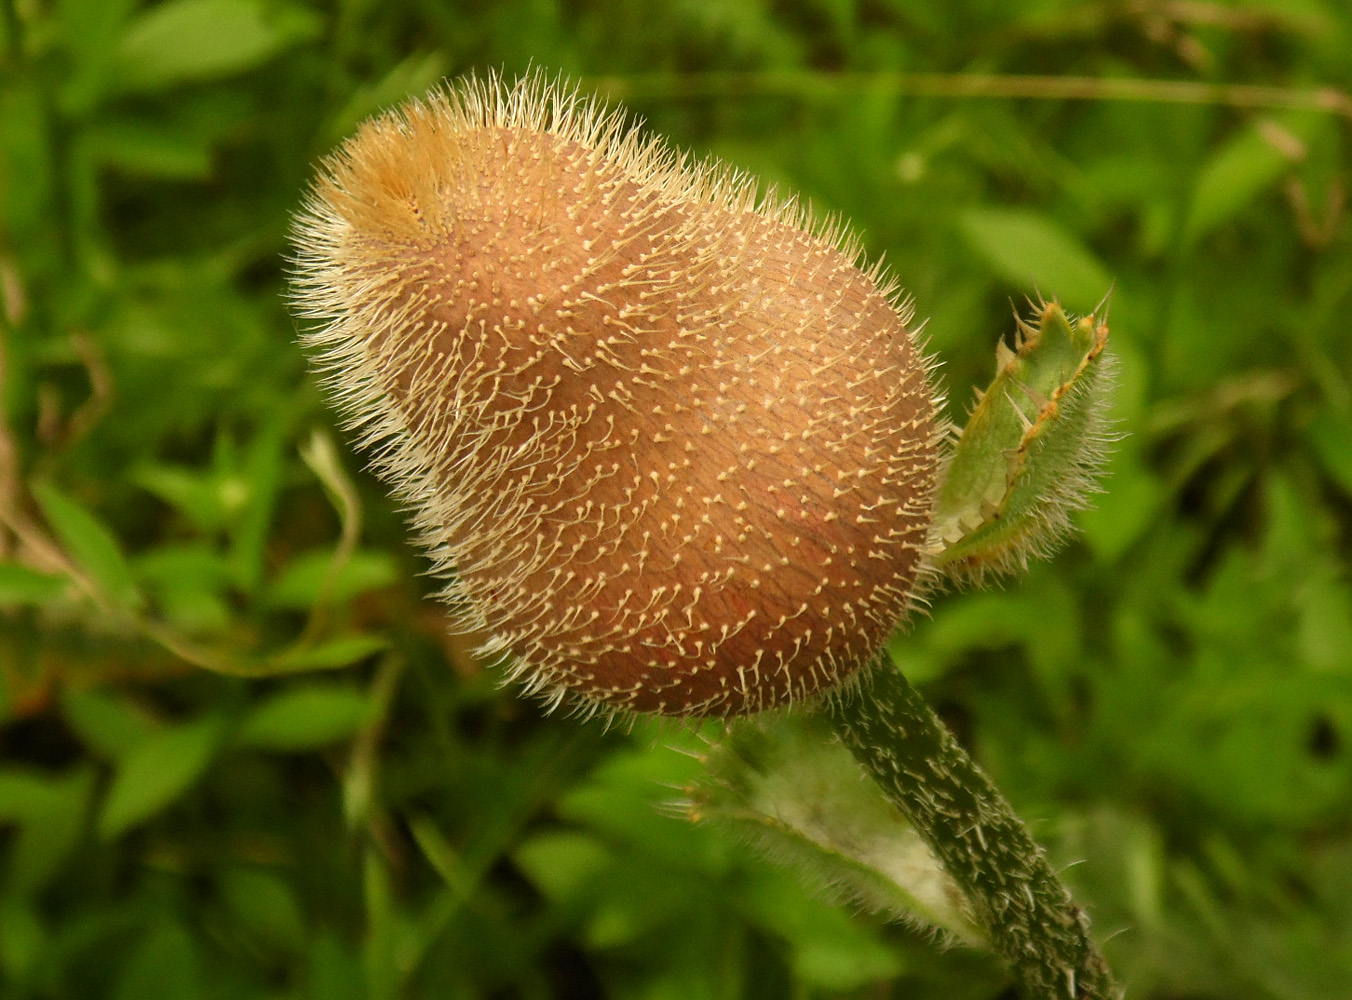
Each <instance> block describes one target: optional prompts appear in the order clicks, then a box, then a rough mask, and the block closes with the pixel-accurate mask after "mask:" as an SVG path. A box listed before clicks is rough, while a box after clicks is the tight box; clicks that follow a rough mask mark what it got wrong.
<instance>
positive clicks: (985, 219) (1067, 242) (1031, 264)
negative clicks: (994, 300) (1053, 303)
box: [961, 208, 1112, 312]
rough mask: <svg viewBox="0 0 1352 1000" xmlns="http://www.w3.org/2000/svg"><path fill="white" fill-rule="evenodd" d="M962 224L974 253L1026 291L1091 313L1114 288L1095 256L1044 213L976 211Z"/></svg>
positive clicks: (978, 209) (984, 209) (1106, 269)
mask: <svg viewBox="0 0 1352 1000" xmlns="http://www.w3.org/2000/svg"><path fill="white" fill-rule="evenodd" d="M961 225H962V231H963V233H964V234H965V235H966V237H967V239H968V241H969V242H970V243H971V245H972V247H973V249H975V250H976V251H977V252H978V253H980V254H981V256H982V257H984V258H985V259H986V262H987V263H989V264H990V265H991V267H993V268H994V269H995V270H996V272H997V273H998V274H999V275H1000V276H1001V277H1003V278H1005V279H1006V280H1007V281H1010V282H1012V283H1013V284H1015V285H1017V286H1018V287H1020V288H1022V289H1024V290H1025V291H1027V292H1030V293H1035V294H1042V293H1046V294H1047V295H1055V296H1056V298H1057V299H1058V300H1060V301H1062V302H1065V303H1067V304H1068V305H1069V306H1070V307H1071V308H1072V309H1075V310H1078V311H1081V312H1087V311H1088V310H1091V309H1093V308H1094V307H1095V306H1096V305H1097V304H1098V303H1099V302H1100V301H1101V300H1102V299H1103V296H1104V295H1105V294H1106V293H1107V291H1108V289H1109V288H1110V287H1111V285H1112V275H1111V274H1110V273H1109V272H1108V268H1107V267H1106V266H1105V265H1104V264H1103V262H1102V261H1101V260H1099V258H1098V257H1097V256H1096V255H1095V254H1094V253H1093V251H1091V250H1090V249H1089V248H1088V247H1086V246H1085V245H1084V244H1083V243H1081V242H1080V240H1079V239H1078V238H1077V237H1076V236H1075V235H1074V234H1073V233H1072V232H1070V230H1068V229H1066V228H1065V227H1064V226H1062V225H1061V224H1060V223H1058V222H1055V221H1053V220H1052V219H1050V218H1048V217H1047V216H1045V215H1043V214H1042V213H1040V212H1031V211H1028V210H1026V209H1004V208H976V209H972V210H970V211H968V212H966V213H964V214H963V216H962V219H961Z"/></svg>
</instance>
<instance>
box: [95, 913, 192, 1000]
mask: <svg viewBox="0 0 1352 1000" xmlns="http://www.w3.org/2000/svg"><path fill="white" fill-rule="evenodd" d="M162 920H163V922H162V923H160V924H158V925H157V926H155V927H153V928H151V929H150V930H149V931H148V932H147V933H146V935H145V937H144V938H142V939H141V941H140V943H139V945H138V946H137V947H136V948H134V949H133V950H132V951H131V954H130V956H129V957H128V958H127V960H126V963H125V964H124V965H123V966H122V970H121V976H120V977H119V979H118V983H117V988H116V989H115V990H114V991H113V994H112V998H113V1000H198V998H200V997H201V996H202V995H203V991H202V976H201V969H200V964H201V963H200V960H199V958H198V955H197V946H196V945H195V944H194V942H193V939H192V936H191V935H189V934H188V932H187V931H185V930H184V929H183V928H182V927H181V926H180V925H179V924H178V923H177V922H176V921H173V920H172V919H171V918H162Z"/></svg>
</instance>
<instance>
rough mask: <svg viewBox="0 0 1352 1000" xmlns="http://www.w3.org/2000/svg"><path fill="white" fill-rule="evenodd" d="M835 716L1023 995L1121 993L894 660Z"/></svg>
mask: <svg viewBox="0 0 1352 1000" xmlns="http://www.w3.org/2000/svg"><path fill="white" fill-rule="evenodd" d="M830 714H831V716H832V719H833V721H834V723H835V726H836V729H837V731H838V732H839V733H840V735H841V737H842V738H843V739H844V741H845V745H846V746H847V747H849V748H850V751H851V752H852V753H853V754H854V756H855V758H856V759H857V760H858V761H859V762H860V763H861V764H862V765H863V766H864V769H865V770H867V771H868V773H869V774H870V775H872V777H873V779H874V780H875V781H876V782H877V783H878V784H879V786H881V788H882V789H883V791H884V792H885V793H886V795H887V797H888V798H889V799H891V800H892V803H893V804H894V805H895V806H896V807H897V808H898V809H900V810H901V811H902V813H904V814H905V815H906V817H907V818H908V819H909V820H910V821H911V823H912V824H914V826H915V828H916V830H917V831H918V832H919V833H920V835H921V837H923V838H924V840H925V842H926V843H927V844H928V845H929V847H930V850H932V851H933V852H934V853H935V855H936V856H937V857H938V858H939V860H940V861H941V862H942V863H943V865H944V868H946V869H947V870H948V873H949V875H951V876H952V877H953V879H954V881H956V882H957V883H958V885H959V886H960V887H961V888H962V890H963V892H964V893H965V894H966V896H967V899H968V901H969V902H970V904H971V906H972V910H973V913H974V915H975V917H976V919H977V922H978V923H980V925H981V926H982V927H984V928H985V930H986V932H987V934H988V935H989V938H990V941H991V944H992V946H993V947H994V948H995V950H996V951H997V952H999V953H1000V954H1001V955H1002V956H1003V957H1004V959H1005V960H1006V961H1007V962H1008V963H1009V967H1010V971H1011V972H1012V973H1013V975H1014V978H1015V981H1016V982H1017V983H1018V986H1019V990H1020V992H1021V994H1022V995H1023V996H1024V997H1025V998H1026V1000H1065V998H1081V1000H1111V998H1115V997H1117V996H1118V995H1119V994H1118V992H1117V989H1116V987H1115V986H1114V985H1113V982H1112V977H1111V974H1110V973H1109V971H1108V966H1107V964H1106V963H1105V962H1104V960H1103V958H1102V956H1101V955H1099V953H1098V950H1097V949H1096V948H1095V946H1094V944H1093V942H1092V941H1091V940H1090V937H1089V920H1088V918H1087V917H1086V916H1085V914H1084V911H1082V910H1081V909H1080V908H1079V907H1077V906H1076V905H1075V903H1074V902H1073V901H1072V900H1071V898H1070V893H1068V892H1067V891H1066V889H1065V887H1064V886H1063V885H1062V884H1061V882H1060V880H1059V879H1057V877H1056V875H1055V874H1053V873H1052V870H1051V868H1050V867H1049V866H1048V864H1047V859H1046V856H1045V855H1044V854H1043V852H1042V849H1041V848H1040V847H1038V845H1037V844H1036V843H1034V842H1033V839H1032V837H1030V836H1029V834H1028V830H1027V829H1026V828H1025V827H1024V825H1023V823H1022V822H1021V821H1020V820H1019V818H1018V816H1016V815H1015V814H1014V810H1013V809H1012V808H1011V807H1010V805H1009V803H1008V802H1006V801H1005V799H1004V797H1003V796H1002V795H1001V794H1000V793H999V791H997V790H996V788H995V786H994V785H993V784H991V781H990V779H989V778H987V777H986V776H985V774H983V773H982V772H981V769H980V768H978V767H977V765H976V763H975V762H974V761H973V760H972V758H971V757H969V756H968V755H967V753H966V752H965V751H964V750H963V749H962V747H960V746H959V745H958V743H957V741H956V740H955V739H954V738H953V735H952V734H951V733H950V732H949V731H948V730H947V729H945V728H944V725H943V723H941V722H940V721H939V719H938V717H937V716H935V714H934V712H933V710H932V709H930V707H929V705H928V704H926V703H925V700H924V699H923V698H922V697H921V696H920V695H919V693H917V692H916V690H915V689H914V688H913V687H911V685H910V684H909V683H908V682H907V680H906V678H905V677H903V676H902V674H901V672H900V671H899V670H896V669H895V668H893V667H892V666H891V665H890V664H882V665H879V666H876V667H874V669H873V670H872V671H871V678H870V679H869V680H868V681H867V682H866V683H865V684H864V685H863V686H862V687H861V688H860V689H859V690H858V691H857V692H856V693H854V694H853V695H850V696H847V697H842V698H840V699H838V700H837V701H835V702H833V704H832V707H831V710H830Z"/></svg>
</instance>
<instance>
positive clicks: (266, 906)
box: [217, 868, 305, 950]
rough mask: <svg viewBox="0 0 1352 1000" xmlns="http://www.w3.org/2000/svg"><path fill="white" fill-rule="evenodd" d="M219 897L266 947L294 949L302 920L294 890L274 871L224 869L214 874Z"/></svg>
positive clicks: (300, 940) (302, 938)
mask: <svg viewBox="0 0 1352 1000" xmlns="http://www.w3.org/2000/svg"><path fill="white" fill-rule="evenodd" d="M217 884H218V886H219V889H220V893H221V898H222V899H223V900H224V902H225V905H226V906H227V908H228V909H229V910H230V912H231V913H232V914H233V915H234V917H235V918H236V920H238V922H239V924H240V925H241V926H243V927H244V928H246V929H247V930H249V931H251V932H252V933H253V935H254V936H255V937H256V938H257V940H258V941H259V943H261V944H262V945H263V946H264V947H266V948H268V949H278V948H285V949H287V950H293V949H298V948H300V947H301V946H302V944H303V943H304V941H305V920H304V918H303V917H302V916H301V909H300V903H299V902H298V900H297V899H296V891H295V889H294V888H292V886H291V884H290V883H289V882H287V881H286V880H285V879H283V878H280V877H279V876H278V875H277V874H275V873H274V872H269V871H262V870H260V869H257V868H227V869H225V870H223V871H221V872H220V873H219V874H218V876H217Z"/></svg>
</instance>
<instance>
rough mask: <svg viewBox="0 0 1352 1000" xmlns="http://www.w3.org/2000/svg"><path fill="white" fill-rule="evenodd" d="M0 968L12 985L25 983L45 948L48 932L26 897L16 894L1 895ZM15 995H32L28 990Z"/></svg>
mask: <svg viewBox="0 0 1352 1000" xmlns="http://www.w3.org/2000/svg"><path fill="white" fill-rule="evenodd" d="M0 927H3V928H4V933H3V934H0V972H3V973H4V978H5V980H6V981H7V982H8V983H10V984H12V985H14V986H19V985H20V984H24V985H26V984H28V983H29V982H30V981H31V980H32V979H33V978H34V977H36V975H37V973H38V970H39V969H40V967H41V963H42V959H43V953H44V952H45V951H47V950H48V947H49V944H48V933H47V930H46V928H45V927H43V926H42V923H41V921H40V920H39V919H38V915H37V914H36V913H35V912H34V909H33V907H32V906H30V905H29V903H28V901H27V900H24V899H22V898H20V897H18V896H8V897H5V898H4V899H0ZM18 995H28V996H32V995H34V994H33V993H30V992H29V991H28V990H26V989H24V990H21V991H18Z"/></svg>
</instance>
